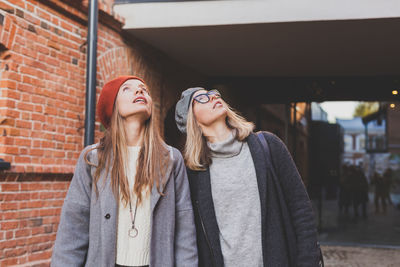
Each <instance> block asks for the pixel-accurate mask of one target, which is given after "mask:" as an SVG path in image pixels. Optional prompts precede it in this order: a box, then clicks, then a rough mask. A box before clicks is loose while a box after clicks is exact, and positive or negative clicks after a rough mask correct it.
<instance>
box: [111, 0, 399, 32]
mask: <svg viewBox="0 0 400 267" xmlns="http://www.w3.org/2000/svg"><path fill="white" fill-rule="evenodd" d="M114 11H115V12H116V13H118V14H120V15H121V16H122V17H124V18H125V21H126V23H125V26H124V28H125V29H145V28H165V27H191V26H211V25H235V24H254V23H274V22H296V21H321V20H322V21H323V20H354V19H375V18H396V17H400V0H325V1H321V0H222V1H188V2H161V3H160V2H150V3H133V4H119V5H115V6H114Z"/></svg>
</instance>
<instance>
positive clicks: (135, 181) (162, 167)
mask: <svg viewBox="0 0 400 267" xmlns="http://www.w3.org/2000/svg"><path fill="white" fill-rule="evenodd" d="M153 110H154V109H153V102H152V98H151V95H150V91H149V88H148V86H147V85H146V84H145V82H144V81H143V80H142V79H140V78H138V77H135V76H122V77H118V78H115V79H113V80H111V81H109V82H108V83H106V84H105V85H104V87H103V90H102V91H101V94H100V98H99V103H98V105H97V113H98V116H99V118H100V121H101V123H102V124H103V126H104V127H105V128H106V130H105V132H104V137H103V138H101V140H100V142H99V143H98V144H95V145H91V146H88V147H86V148H85V149H84V150H83V151H82V153H81V155H80V156H79V159H78V163H77V165H76V169H75V173H74V176H73V178H72V181H71V184H70V187H69V190H68V193H67V196H66V199H65V202H64V205H63V208H62V212H61V219H60V224H59V227H58V232H57V238H56V242H55V246H54V249H53V255H52V263H51V266H60V267H65V266H93V267H99V266H100V267H111V266H112V267H114V266H163V267H164V266H166V267H167V266H169V267H174V266H197V262H198V260H197V247H196V230H195V226H194V218H193V209H192V203H191V200H190V191H189V184H188V181H187V174H186V169H185V165H184V162H183V158H182V155H181V154H180V152H179V151H178V150H176V149H175V148H172V147H169V146H167V145H166V144H165V143H164V142H163V140H162V139H161V137H160V135H159V133H158V128H157V126H156V124H155V123H154V116H153V113H152V112H153Z"/></svg>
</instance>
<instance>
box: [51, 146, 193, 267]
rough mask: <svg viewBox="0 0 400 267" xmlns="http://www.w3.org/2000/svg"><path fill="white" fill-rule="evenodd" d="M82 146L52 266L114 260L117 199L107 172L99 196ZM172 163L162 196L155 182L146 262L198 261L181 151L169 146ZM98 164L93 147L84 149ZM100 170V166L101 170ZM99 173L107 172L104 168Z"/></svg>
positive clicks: (103, 266) (105, 266)
mask: <svg viewBox="0 0 400 267" xmlns="http://www.w3.org/2000/svg"><path fill="white" fill-rule="evenodd" d="M90 147H92V146H89V147H86V148H85V149H84V150H83V151H82V153H81V155H80V156H79V159H78V162H77V165H76V169H75V173H74V176H73V178H72V181H71V184H70V187H69V190H68V193H67V196H66V198H65V201H64V205H63V207H62V212H61V218H60V224H59V226H58V232H57V237H56V242H55V245H54V249H53V255H52V261H51V266H53V267H58V266H60V267H65V266H68V267H72V266H87V267H90V266H93V267H111V266H115V262H116V237H117V223H118V222H117V218H118V203H117V201H116V200H115V198H114V195H113V192H112V189H111V186H110V180H111V179H110V177H109V176H110V174H107V177H106V180H105V184H104V178H101V179H100V180H99V181H98V188H99V197H98V198H97V196H96V193H95V190H94V189H93V187H92V176H93V174H94V171H95V167H93V166H90V165H88V164H87V163H86V162H85V159H84V155H85V153H86V151H87V150H88V149H89V148H90ZM169 149H170V154H171V157H172V163H171V165H170V168H169V170H168V172H167V182H166V184H165V186H164V190H163V191H164V192H165V195H164V196H160V194H159V193H158V192H157V189H156V187H155V185H154V186H153V188H152V191H151V196H150V205H151V213H152V217H151V237H150V266H152V267H158V266H162V267H169V266H171V267H173V266H189V267H193V266H197V265H198V258H197V246H196V229H195V225H194V218H193V209H192V203H191V199H190V191H189V184H188V180H187V174H186V168H185V165H184V162H183V158H182V155H181V153H180V152H179V151H178V150H177V149H175V148H172V147H169ZM88 159H89V161H90V162H93V163H95V164H97V150H96V149H95V150H92V151H91V152H89V154H88ZM103 172H104V171H103ZM101 177H105V176H104V173H102V174H101Z"/></svg>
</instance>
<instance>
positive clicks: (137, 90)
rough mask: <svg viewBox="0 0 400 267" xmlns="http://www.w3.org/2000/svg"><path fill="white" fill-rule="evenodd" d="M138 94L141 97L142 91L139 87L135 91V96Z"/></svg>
mask: <svg viewBox="0 0 400 267" xmlns="http://www.w3.org/2000/svg"><path fill="white" fill-rule="evenodd" d="M138 94H142V95H143V89H142V88H140V87H139V88H137V89H136V90H135V95H138Z"/></svg>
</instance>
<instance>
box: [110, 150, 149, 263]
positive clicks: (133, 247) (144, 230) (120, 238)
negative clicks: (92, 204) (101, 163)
mask: <svg viewBox="0 0 400 267" xmlns="http://www.w3.org/2000/svg"><path fill="white" fill-rule="evenodd" d="M128 150H129V155H128V156H129V157H128V162H129V166H127V177H128V180H129V187H130V188H131V189H132V188H133V186H134V184H135V175H136V167H137V158H138V155H139V151H140V147H138V146H131V147H128ZM142 196H143V198H142V203H141V204H140V205H138V207H137V211H136V219H135V226H136V228H137V229H138V235H137V236H136V237H135V238H132V237H129V236H128V231H129V229H131V228H132V221H131V216H130V212H129V204H128V205H126V206H125V205H124V204H123V203H122V202H121V201H120V204H119V210H118V233H117V264H119V265H126V266H143V265H149V263H150V231H151V229H150V228H151V227H150V215H151V214H150V213H151V212H150V194H147V195H146V194H143V195H142ZM135 204H136V197H135V196H133V197H132V214H134V212H135Z"/></svg>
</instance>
